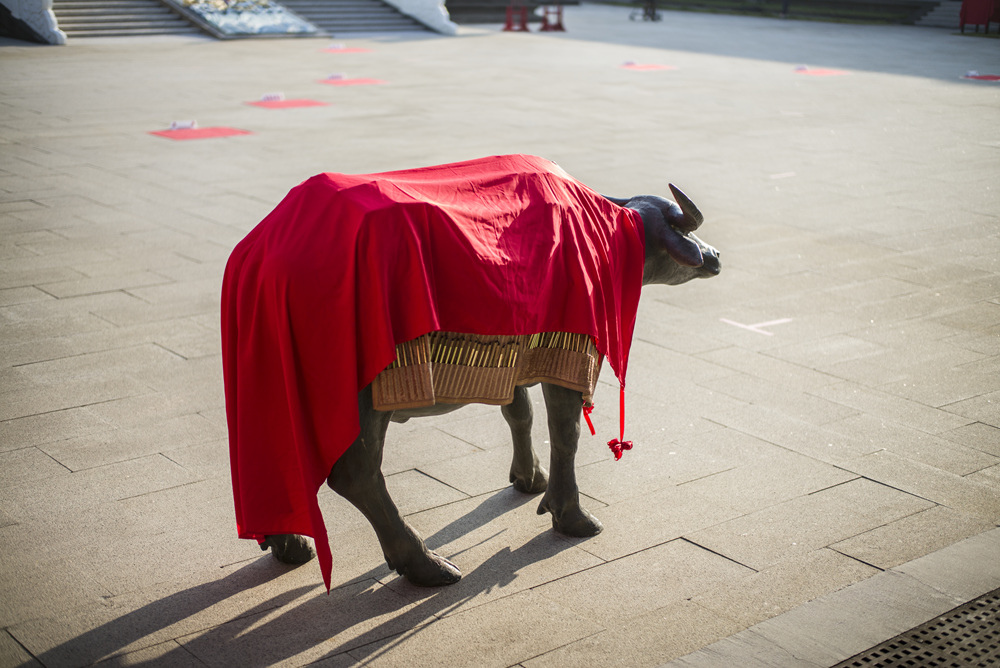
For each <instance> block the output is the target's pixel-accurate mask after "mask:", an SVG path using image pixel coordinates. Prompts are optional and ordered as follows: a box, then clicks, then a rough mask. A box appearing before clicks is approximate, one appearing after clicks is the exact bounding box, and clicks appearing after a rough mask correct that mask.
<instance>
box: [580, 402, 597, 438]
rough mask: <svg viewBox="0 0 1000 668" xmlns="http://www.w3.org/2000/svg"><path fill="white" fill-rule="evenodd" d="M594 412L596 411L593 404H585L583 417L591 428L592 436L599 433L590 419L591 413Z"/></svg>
mask: <svg viewBox="0 0 1000 668" xmlns="http://www.w3.org/2000/svg"><path fill="white" fill-rule="evenodd" d="M593 412H594V406H593V405H590V406H588V405H586V404H584V406H583V419H584V420H586V421H587V426H588V427H589V428H590V435H591V436H595V435H597V432H596V431H594V423H593V422H591V421H590V414H591V413H593Z"/></svg>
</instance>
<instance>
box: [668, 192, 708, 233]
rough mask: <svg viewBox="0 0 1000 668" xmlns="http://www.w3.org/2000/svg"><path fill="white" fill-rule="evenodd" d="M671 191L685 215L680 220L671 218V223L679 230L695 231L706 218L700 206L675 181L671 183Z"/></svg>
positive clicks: (685, 231)
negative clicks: (699, 208)
mask: <svg viewBox="0 0 1000 668" xmlns="http://www.w3.org/2000/svg"><path fill="white" fill-rule="evenodd" d="M669 187H670V193H671V194H672V195H673V196H674V201H675V202H677V206H679V207H680V208H681V211H683V212H684V217H683V218H681V219H680V220H671V221H670V224H671V225H673V226H674V227H676V228H677V229H678V230H680V231H681V232H683V233H684V234H687V233H688V232H694V231H695V230H697V229H698V228H699V227H701V224H702V222H704V220H705V216H703V215H701V211H699V210H698V207H696V206H695V205H694V202H692V201H691V199H690V198H689V197H688V196H687V195H685V194H684V193H682V192H681V189H680V188H678V187H677V186H675V185H674V184H673V183H671V184H669Z"/></svg>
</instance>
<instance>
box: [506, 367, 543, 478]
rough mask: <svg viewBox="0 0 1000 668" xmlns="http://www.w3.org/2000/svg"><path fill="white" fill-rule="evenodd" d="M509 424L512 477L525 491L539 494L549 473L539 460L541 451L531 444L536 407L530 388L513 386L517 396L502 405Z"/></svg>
mask: <svg viewBox="0 0 1000 668" xmlns="http://www.w3.org/2000/svg"><path fill="white" fill-rule="evenodd" d="M500 410H501V412H502V413H503V417H504V419H505V420H507V426H508V427H510V437H511V440H512V441H513V443H514V458H513V460H512V461H511V463H510V481H511V482H512V483H514V489H516V490H517V491H519V492H524V493H525V494H538V493H540V492H544V491H545V487H546V486H547V485H548V473H547V472H546V471H545V469H544V468H543V467H542V465H541V464H540V463H539V462H538V455H536V454H535V449H534V448H532V447H531V423H532V420H533V417H534V416H533V411H532V409H531V398H530V397H529V396H528V388H527V387H524V386H518V387H515V388H514V400H513V401H512V402H510V403H509V404H507V405H506V406H503V407H502V408H501V409H500Z"/></svg>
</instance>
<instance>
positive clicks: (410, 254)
mask: <svg viewBox="0 0 1000 668" xmlns="http://www.w3.org/2000/svg"><path fill="white" fill-rule="evenodd" d="M643 257H644V242H643V232H642V220H641V219H640V218H639V216H638V214H636V213H635V212H633V211H631V210H629V209H624V208H622V207H619V206H617V205H615V204H612V203H611V202H609V201H607V200H606V199H604V198H603V197H601V196H600V195H599V194H598V193H596V192H594V191H593V190H591V189H590V188H588V187H586V186H584V185H583V184H581V183H579V182H577V181H576V180H574V179H573V178H572V177H570V176H569V175H567V174H566V173H565V172H564V171H563V170H562V169H561V168H559V167H558V166H557V165H555V164H553V163H551V162H549V161H547V160H543V159H541V158H536V157H531V156H522V155H513V156H498V157H492V158H484V159H481V160H473V161H469V162H462V163H455V164H451V165H441V166H437V167H427V168H423V169H414V170H408V171H398V172H387V173H384V174H366V175H346V174H319V175H317V176H314V177H312V178H310V179H309V180H307V181H305V182H304V183H302V184H300V185H299V186H297V187H295V188H294V189H292V191H291V192H289V194H288V195H287V196H286V197H285V199H284V200H282V202H281V203H280V204H279V205H278V206H277V208H275V209H274V211H272V212H271V213H270V214H269V215H268V216H267V217H266V218H265V219H264V220H263V221H262V222H261V223H260V224H258V225H257V227H255V228H254V229H253V230H252V231H251V232H250V233H249V234H248V235H247V236H246V238H245V239H243V240H242V241H241V242H240V243H239V244H238V245H237V246H236V248H235V249H234V250H233V253H232V255H231V256H230V258H229V263H228V265H227V267H226V273H225V278H224V281H223V286H222V361H223V370H224V376H225V388H226V413H227V416H228V422H229V452H230V463H231V467H232V476H233V492H234V496H235V501H236V521H237V528H238V531H239V536H240V537H241V538H257V539H263V537H264V536H267V535H271V534H289V533H294V534H301V535H306V536H311V537H313V538H314V539H315V541H316V552H317V555H318V557H319V563H320V568H321V570H322V573H323V580H324V582H325V583H326V586H327V589H329V588H330V571H331V565H332V564H331V562H332V557H331V552H330V545H329V542H328V539H327V535H326V528H325V525H324V523H323V517H322V514H321V513H320V509H319V505H318V503H317V500H316V493H317V492H318V490H319V488H320V486H321V485H322V484H323V482H324V481H325V480H326V478H327V476H328V475H329V473H330V470H331V469H332V467H333V464H334V462H336V461H337V459H338V458H339V457H340V455H341V454H343V453H344V451H345V450H346V449H347V448H348V447H349V446H350V445H351V444H352V443H353V442H354V439H355V438H356V437H357V435H358V433H359V430H360V423H359V416H358V402H357V395H358V392H359V391H361V390H362V389H363V388H364V387H366V386H367V385H368V384H369V383H371V382H372V379H373V378H374V377H375V376H376V375H377V374H378V373H379V372H380V371H382V370H383V369H384V368H385V367H386V366H387V365H388V364H389V363H391V362H392V361H393V360H394V359H395V354H396V353H395V346H396V344H397V343H402V342H404V341H408V340H410V339H414V338H416V337H418V336H422V335H424V334H427V333H429V332H432V331H438V330H443V331H450V332H462V333H468V334H493V335H519V334H534V333H538V332H549V331H565V332H574V333H579V334H589V335H590V336H592V337H593V339H594V342H595V344H596V346H597V349H598V351H599V352H600V353H601V354H602V355H604V356H605V357H606V358H607V360H608V363H609V364H610V365H611V367H612V369H614V371H615V374H616V376H617V377H618V379H619V381H620V382H621V383H622V385H623V386H624V382H625V369H626V363H627V361H628V352H629V346H630V344H631V341H632V330H633V327H634V325H635V314H636V309H637V308H638V302H639V291H640V287H641V284H642V270H643Z"/></svg>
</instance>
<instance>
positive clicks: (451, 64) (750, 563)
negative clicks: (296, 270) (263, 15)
mask: <svg viewBox="0 0 1000 668" xmlns="http://www.w3.org/2000/svg"><path fill="white" fill-rule="evenodd" d="M628 11H629V10H628V9H627V8H622V7H613V6H602V5H592V4H584V5H582V6H579V7H568V8H566V10H565V22H566V25H567V28H568V31H567V32H566V33H544V34H540V33H532V34H517V33H504V32H502V31H500V29H499V28H500V27H499V26H484V27H481V28H477V29H466V30H463V32H462V34H460V35H459V36H457V37H454V38H445V37H439V36H436V35H432V34H428V33H419V34H417V33H413V34H400V35H394V36H378V35H369V36H355V37H352V38H351V40H350V42H351V45H352V46H363V47H366V48H368V49H369V52H368V53H357V54H330V53H325V52H324V51H323V48H324V47H325V46H326V45H327V42H326V41H325V40H322V39H296V40H259V41H257V40H249V41H231V42H218V41H214V40H211V39H207V38H201V37H154V38H145V39H128V38H122V39H94V40H77V41H75V42H73V43H71V44H69V45H67V46H65V47H58V48H57V47H42V46H35V45H28V44H25V43H22V42H15V41H11V40H0V80H2V81H3V82H4V85H3V86H2V87H0V564H2V566H0V666H3V667H4V668H5V667H6V666H8V665H10V666H20V665H25V666H29V665H45V666H85V665H92V664H95V663H97V662H98V661H101V660H105V659H111V660H112V662H114V663H118V664H122V665H128V664H142V663H152V664H155V665H167V666H173V665H177V666H192V665H288V666H297V665H305V664H315V665H319V666H332V667H340V666H352V665H358V664H365V665H367V664H369V663H374V664H380V665H381V664H385V665H408V666H409V665H448V666H453V665H476V666H499V667H507V666H514V665H521V666H561V665H574V666H577V665H595V666H597V665H622V664H623V663H625V664H628V665H633V666H657V665H660V664H663V663H665V662H669V661H671V660H674V659H679V658H680V657H684V658H683V659H681V660H680V662H679V663H678V664H677V665H708V666H718V665H746V666H755V665H777V666H782V667H786V666H817V665H829V663H830V662H833V661H834V659H835V658H837V657H839V658H846V656H844V653H845V652H850V653H853V652H854V651H860V650H863V649H866V647H867V646H868V645H869V644H876V643H877V642H880V641H881V640H884V639H885V638H887V637H890V636H891V635H892V634H893V633H895V632H898V631H896V630H897V629H899V630H902V629H905V628H909V627H910V626H913V625H915V624H917V623H919V622H920V621H923V620H924V619H926V618H927V617H928V616H933V615H934V614H937V611H939V610H940V611H943V609H942V608H944V609H947V608H948V607H954V605H957V604H958V603H960V602H963V601H964V600H968V599H971V598H973V597H975V596H977V595H979V594H980V593H982V591H986V590H988V589H991V588H996V586H998V584H1000V583H998V582H997V577H1000V576H998V574H997V573H996V565H997V563H1000V562H997V560H996V558H995V557H996V554H997V545H996V536H997V532H996V529H995V527H996V526H997V522H998V520H1000V516H998V515H1000V410H998V409H997V404H998V402H1000V399H998V397H1000V373H998V371H1000V233H998V230H1000V226H998V222H1000V221H998V211H1000V189H998V188H997V187H996V184H997V177H998V176H1000V162H998V160H997V158H998V156H1000V153H998V151H1000V137H998V136H997V128H998V127H1000V123H998V121H1000V88H998V87H997V85H996V84H990V83H986V82H976V81H970V80H963V79H961V78H960V77H961V75H962V74H964V73H965V72H967V71H968V70H972V69H975V70H979V71H983V72H985V71H989V70H990V68H993V67H997V63H998V62H1000V59H998V58H997V55H998V52H997V44H996V41H995V40H985V39H977V38H974V37H962V36H959V35H956V34H952V33H951V31H947V30H940V29H926V28H913V27H904V26H857V25H837V24H820V23H810V22H794V21H781V20H770V19H755V18H750V17H729V16H712V15H699V14H692V13H672V12H666V13H665V19H664V21H662V22H658V23H656V24H648V23H641V22H631V21H629V20H628V18H627V16H628ZM626 61H633V62H637V63H648V64H662V65H668V66H672V67H673V69H663V70H649V71H633V70H628V69H623V68H622V67H621V66H622V65H623V64H624V63H625V62H626ZM803 66H804V67H806V68H816V67H822V68H829V69H838V70H841V71H843V72H845V73H844V74H843V75H840V76H829V77H815V76H808V74H803V72H802V70H801V67H803ZM333 73H345V74H346V75H349V76H352V77H353V76H356V77H371V78H378V79H382V80H384V81H386V83H385V84H381V85H373V86H364V87H360V86H355V87H349V88H341V87H334V86H326V85H323V84H321V83H319V82H320V81H321V80H323V79H324V78H325V77H327V76H329V75H330V74H333ZM998 73H1000V72H998ZM276 91H281V92H284V93H285V94H286V96H288V97H302V98H312V99H317V100H320V101H323V102H327V103H329V104H328V105H327V106H324V107H313V108H308V109H292V110H283V111H275V110H264V109H260V108H257V107H252V106H248V105H246V104H245V102H248V101H251V100H255V99H259V98H260V96H261V95H263V94H265V93H270V92H276ZM186 119H195V120H197V121H198V123H199V124H200V125H201V126H202V127H211V126H229V127H235V128H239V129H245V130H248V131H250V132H251V133H252V134H248V135H243V136H237V137H229V138H225V139H215V140H202V141H187V142H175V141H171V140H168V139H164V138H161V137H157V136H154V135H151V134H149V133H150V132H152V131H157V130H163V129H165V128H166V127H168V126H169V125H170V123H171V121H175V120H186ZM511 152H522V153H533V154H537V155H542V156H545V157H547V158H550V159H554V160H556V161H557V162H559V163H560V164H561V165H562V166H563V167H564V168H565V169H566V170H567V171H568V172H569V173H571V174H573V175H574V176H576V177H577V178H579V179H581V180H582V181H584V182H585V183H587V184H589V185H591V186H592V187H594V188H595V189H597V190H599V191H600V192H604V193H607V194H611V195H617V196H623V195H629V194H634V193H639V192H650V193H663V192H665V191H666V184H667V183H668V182H673V183H676V184H678V185H679V186H680V187H681V188H683V189H684V190H685V191H686V192H687V193H688V194H689V195H690V196H691V197H692V198H693V199H694V200H695V201H696V202H698V204H699V206H700V207H701V208H702V210H703V211H704V212H705V214H706V223H705V226H704V228H703V230H702V231H701V232H700V233H699V234H701V236H702V237H703V238H704V239H706V240H707V241H709V242H710V243H712V244H714V245H716V246H717V247H719V248H720V249H721V251H722V255H723V261H724V272H723V273H722V275H721V276H720V277H718V278H716V279H713V280H711V281H700V282H697V283H692V284H688V285H685V286H683V287H680V288H665V287H664V288H655V287H654V288H651V289H649V290H647V291H645V292H644V295H643V298H642V301H641V304H640V312H639V322H638V323H637V327H636V336H635V341H634V345H633V350H632V356H631V360H630V361H631V364H630V365H629V377H628V381H629V383H628V391H627V400H628V401H627V431H626V437H627V438H630V439H632V440H634V441H635V442H636V449H634V450H633V451H631V452H630V453H627V454H626V455H625V459H623V460H622V461H620V462H615V461H614V460H613V456H612V454H611V453H610V451H609V450H608V449H607V448H606V447H605V446H604V443H605V442H606V441H607V439H608V438H611V437H612V436H616V435H617V431H618V414H617V405H618V387H617V384H616V383H615V382H614V379H613V378H612V377H611V375H610V374H608V373H607V372H605V374H604V375H603V377H602V379H601V381H600V382H599V383H598V389H597V392H596V395H595V398H596V403H597V410H596V411H595V412H594V414H593V417H594V423H595V426H596V428H597V436H596V437H593V438H592V437H590V436H589V435H586V436H585V437H584V439H583V441H582V443H581V451H580V454H579V457H578V459H577V465H578V472H577V475H578V479H579V481H580V484H581V490H582V493H583V503H584V504H585V505H586V507H588V508H589V509H590V510H591V511H592V512H593V513H594V514H595V515H596V516H597V517H598V518H599V519H600V520H601V521H602V522H603V523H604V525H605V531H604V532H603V533H602V534H600V535H599V536H596V537H594V538H591V539H587V540H582V539H567V538H564V537H561V536H558V535H556V534H554V533H553V532H552V531H551V528H550V526H551V523H550V520H549V518H548V517H547V516H539V515H537V514H536V513H535V508H536V506H537V501H538V499H537V497H529V496H524V495H521V494H519V493H517V492H515V491H514V490H512V489H511V488H510V486H509V484H508V482H507V472H508V466H509V435H508V433H507V430H506V426H505V424H504V422H503V420H502V418H501V417H500V415H499V411H498V410H497V409H496V408H492V407H470V408H467V409H464V410H462V411H459V412H457V413H453V414H451V415H447V416H443V417H440V418H431V419H423V420H412V421H410V422H408V423H406V424H402V425H392V427H391V429H390V436H389V443H388V445H387V449H386V457H385V473H386V475H387V478H388V485H389V487H390V489H392V490H393V493H394V494H395V495H396V500H397V502H398V503H399V505H400V506H401V507H402V508H403V509H404V512H406V513H407V514H408V515H409V519H410V521H411V522H412V523H413V524H414V526H416V528H417V529H418V530H419V531H420V532H421V533H422V534H423V535H425V536H426V537H427V539H428V544H429V545H430V546H431V547H432V548H433V549H436V550H439V551H440V552H441V553H442V554H444V555H446V556H448V557H449V558H450V559H452V560H454V561H455V562H456V563H457V564H459V566H460V567H461V568H462V569H463V571H464V574H465V577H464V578H463V580H462V581H461V582H459V583H457V584H456V585H453V586H451V587H448V588H446V589H443V590H420V589H417V588H415V587H412V586H410V585H409V584H407V583H406V582H405V581H403V580H401V579H400V578H399V577H398V576H396V575H395V574H394V573H391V572H390V571H389V570H388V568H387V566H386V565H385V563H384V560H383V559H382V555H381V550H380V548H379V545H378V543H377V541H376V539H375V537H374V535H373V532H372V531H371V529H370V527H369V526H368V524H367V522H366V521H365V519H364V517H363V516H362V515H361V514H360V513H359V512H358V511H357V510H355V509H354V508H353V507H351V506H350V505H349V504H348V503H347V502H346V501H344V500H343V499H342V498H340V497H339V496H337V495H336V494H335V493H334V492H332V491H331V490H328V489H324V490H322V491H321V492H320V494H319V502H320V507H321V509H322V510H323V512H324V516H325V518H326V521H327V525H328V528H329V534H330V541H331V549H332V551H333V557H334V571H333V591H332V592H331V593H330V594H329V595H327V594H326V593H325V592H324V591H323V589H324V588H323V585H322V582H321V580H320V576H319V571H318V568H317V567H316V565H315V564H314V563H313V564H307V565H305V566H301V567H298V568H288V567H284V566H281V565H280V564H277V563H276V562H275V561H274V560H273V559H272V558H271V557H270V556H269V555H267V554H264V553H262V552H261V551H260V550H259V548H258V547H257V546H256V545H255V544H254V543H253V542H252V541H240V540H238V539H237V538H236V528H235V524H234V521H233V520H234V518H233V506H232V503H233V502H232V495H231V488H230V482H229V471H228V447H227V440H226V418H225V404H224V394H223V390H222V382H221V381H222V376H221V373H222V371H221V360H220V353H219V343H218V342H219V316H218V314H219V292H220V287H221V285H220V284H221V276H222V273H223V269H224V267H225V262H226V260H227V258H228V256H229V253H230V251H231V249H232V247H233V246H234V245H235V244H236V243H237V242H238V241H239V239H241V238H242V237H243V236H244V235H245V234H246V233H247V232H248V231H249V230H250V229H251V228H252V227H253V226H254V225H255V224H256V223H257V222H258V221H259V220H260V219H261V218H262V217H263V216H265V215H266V214H267V213H268V212H269V211H270V210H271V209H272V208H273V207H274V206H275V204H276V203H277V202H278V201H279V200H280V199H281V198H282V197H283V196H284V195H285V193H286V192H287V191H288V190H289V189H290V188H291V187H293V186H294V185H295V184H297V183H299V182H300V181H302V180H303V179H305V178H307V177H309V176H311V175H313V174H315V173H318V172H322V171H341V172H348V173H366V172H375V171H383V170H392V169H400V168H407V167H415V166H420V165H429V164H435V163H443V162H448V161H452V160H462V159H467V158H474V157H480V156H483V155H490V154H499V153H511ZM531 398H532V403H533V407H534V411H535V415H536V419H535V425H534V429H533V431H532V434H533V439H534V442H535V446H536V448H537V449H538V450H539V455H540V459H541V460H542V461H543V462H547V460H548V455H547V453H546V452H545V451H546V450H547V447H546V446H547V444H548V440H549V437H548V434H547V433H546V430H545V420H544V406H543V404H542V401H541V397H540V392H539V391H538V389H537V388H535V389H533V390H532V391H531ZM984 587H985V588H986V589H984ZM854 611H862V613H863V614H860V613H859V614H854ZM831 620H834V621H833V622H831ZM887 634H888V635H887Z"/></svg>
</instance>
